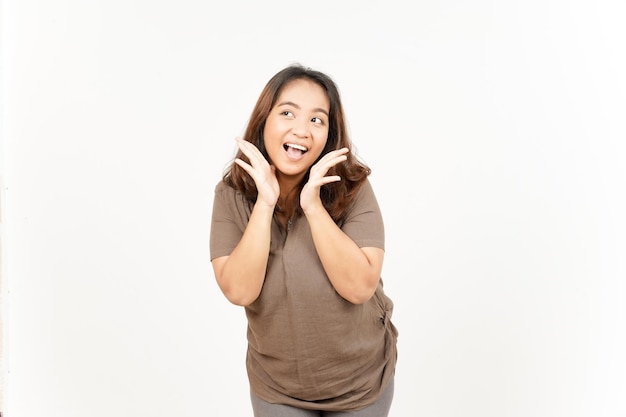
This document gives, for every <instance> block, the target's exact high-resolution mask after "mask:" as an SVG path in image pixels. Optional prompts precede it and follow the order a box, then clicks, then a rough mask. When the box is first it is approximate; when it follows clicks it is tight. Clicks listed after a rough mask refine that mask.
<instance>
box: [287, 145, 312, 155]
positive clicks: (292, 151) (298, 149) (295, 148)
mask: <svg viewBox="0 0 626 417" xmlns="http://www.w3.org/2000/svg"><path fill="white" fill-rule="evenodd" d="M283 148H285V151H286V152H287V156H289V157H290V158H301V157H302V155H304V154H305V153H306V152H307V151H308V148H306V147H304V146H302V145H296V144H295V143H285V144H284V145H283Z"/></svg>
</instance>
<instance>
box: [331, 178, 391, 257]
mask: <svg viewBox="0 0 626 417" xmlns="http://www.w3.org/2000/svg"><path fill="white" fill-rule="evenodd" d="M341 230H343V231H344V233H346V234H347V235H348V236H350V238H351V239H352V240H353V241H354V242H355V243H356V244H357V245H358V246H359V247H361V248H364V247H375V248H380V249H383V250H384V249H385V228H384V223H383V218H382V214H381V212H380V207H379V205H378V201H377V200H376V195H375V194H374V190H373V189H372V185H371V183H370V182H369V180H366V181H365V183H364V184H363V185H362V186H361V188H360V189H359V191H358V193H357V196H356V198H355V201H354V203H353V205H352V207H351V208H350V209H349V211H348V215H347V217H346V219H345V220H344V222H343V224H342V225H341Z"/></svg>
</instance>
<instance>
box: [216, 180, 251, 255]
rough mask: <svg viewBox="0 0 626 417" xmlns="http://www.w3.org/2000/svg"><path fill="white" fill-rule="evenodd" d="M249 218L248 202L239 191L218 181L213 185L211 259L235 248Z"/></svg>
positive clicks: (226, 253)
mask: <svg viewBox="0 0 626 417" xmlns="http://www.w3.org/2000/svg"><path fill="white" fill-rule="evenodd" d="M249 218H250V204H249V203H248V202H247V201H246V200H245V199H244V197H243V196H242V195H241V193H239V192H237V191H235V190H234V189H232V188H231V187H229V186H227V185H226V184H224V182H220V183H219V184H218V185H217V186H216V187H215V195H214V199H213V212H212V216H211V233H210V243H209V251H210V255H211V260H213V259H215V258H219V257H221V256H228V255H230V253H231V252H232V251H233V249H235V247H236V246H237V244H238V243H239V241H240V240H241V237H242V236H243V232H244V231H245V229H246V225H247V224H248V219H249Z"/></svg>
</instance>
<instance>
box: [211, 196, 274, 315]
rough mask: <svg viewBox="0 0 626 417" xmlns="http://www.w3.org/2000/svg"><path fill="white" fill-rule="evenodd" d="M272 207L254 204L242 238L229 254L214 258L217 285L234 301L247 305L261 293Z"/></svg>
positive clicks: (229, 299) (267, 255) (267, 252)
mask: <svg viewBox="0 0 626 417" xmlns="http://www.w3.org/2000/svg"><path fill="white" fill-rule="evenodd" d="M273 213H274V209H273V207H269V206H267V205H264V204H258V203H257V204H255V205H254V208H253V209H252V214H251V215H250V220H249V221H248V225H247V226H246V230H245V231H244V233H243V236H242V237H241V240H240V241H239V243H238V244H237V246H236V247H235V249H233V251H232V253H231V254H230V255H229V256H222V257H219V258H215V259H213V261H212V262H211V263H212V265H213V271H214V273H215V278H216V280H217V284H218V285H219V287H220V289H221V290H222V292H223V293H224V295H225V296H226V298H227V299H228V301H230V302H231V303H233V304H236V305H240V306H247V305H249V304H251V303H252V302H254V300H256V299H257V297H258V296H259V294H260V293H261V288H262V287H263V282H264V281H265V271H266V268H267V259H268V257H269V252H270V233H271V224H272V216H273Z"/></svg>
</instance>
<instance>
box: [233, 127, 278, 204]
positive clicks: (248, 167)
mask: <svg viewBox="0 0 626 417" xmlns="http://www.w3.org/2000/svg"><path fill="white" fill-rule="evenodd" d="M236 141H237V146H239V149H240V150H241V152H243V154H244V155H246V156H247V157H248V159H249V160H250V163H249V164H248V163H246V162H245V161H243V160H242V159H239V158H236V159H235V163H236V164H237V165H239V166H240V167H241V168H243V170H244V171H246V172H247V173H248V175H250V176H251V177H252V179H253V180H254V183H255V184H256V188H257V192H258V196H257V203H263V204H266V205H267V206H269V207H272V208H273V207H274V206H275V205H276V202H277V201H278V196H279V195H280V187H279V186H278V180H277V179H276V168H275V167H274V166H273V165H270V164H269V162H267V160H266V159H265V157H263V154H262V153H261V151H259V149H258V148H257V147H256V146H254V145H253V144H252V143H250V142H248V141H245V140H243V139H241V138H236Z"/></svg>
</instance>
